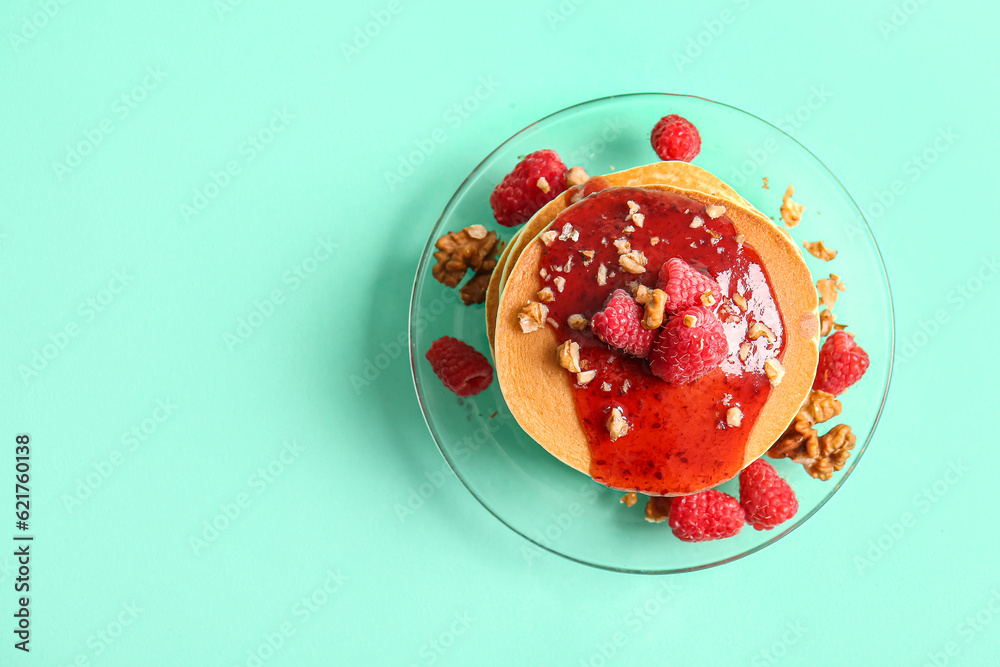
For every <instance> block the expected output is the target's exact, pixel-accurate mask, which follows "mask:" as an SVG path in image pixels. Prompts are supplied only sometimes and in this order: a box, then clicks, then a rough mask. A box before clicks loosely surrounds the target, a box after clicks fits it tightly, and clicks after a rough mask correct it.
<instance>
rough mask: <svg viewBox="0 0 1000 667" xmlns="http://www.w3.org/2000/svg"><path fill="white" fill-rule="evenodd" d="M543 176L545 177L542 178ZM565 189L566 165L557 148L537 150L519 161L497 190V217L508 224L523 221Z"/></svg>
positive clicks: (494, 204) (494, 197)
mask: <svg viewBox="0 0 1000 667" xmlns="http://www.w3.org/2000/svg"><path fill="white" fill-rule="evenodd" d="M542 178H544V179H545V180H544V181H539V179H542ZM546 188H547V190H546ZM565 189H566V165H565V164H563V161H562V160H561V159H560V158H559V154H558V153H556V152H555V151H553V150H542V151H535V152H534V153H531V154H530V155H527V156H526V157H525V158H524V159H523V160H521V161H520V162H518V163H517V166H516V167H514V171H512V172H510V173H509V174H507V175H506V176H504V178H503V180H502V181H500V185H498V186H497V187H496V188H495V189H494V190H493V194H492V195H490V206H491V207H492V208H493V217H495V218H496V219H497V222H499V223H500V224H501V225H504V226H506V227H514V226H516V225H520V224H521V223H523V222H527V221H528V219H530V218H531V216H533V215H534V214H535V212H536V211H537V210H538V209H540V208H541V207H543V206H545V205H546V204H548V203H549V202H550V201H552V200H553V199H555V198H556V197H558V196H559V194H560V193H561V192H562V191H563V190H565Z"/></svg>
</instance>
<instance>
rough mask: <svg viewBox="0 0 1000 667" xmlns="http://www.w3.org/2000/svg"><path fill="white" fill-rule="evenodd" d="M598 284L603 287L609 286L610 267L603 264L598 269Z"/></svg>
mask: <svg viewBox="0 0 1000 667" xmlns="http://www.w3.org/2000/svg"><path fill="white" fill-rule="evenodd" d="M597 284H598V285H600V286H601V287H603V286H605V285H607V284H608V267H606V266H604V264H603V263H601V265H600V266H598V267H597Z"/></svg>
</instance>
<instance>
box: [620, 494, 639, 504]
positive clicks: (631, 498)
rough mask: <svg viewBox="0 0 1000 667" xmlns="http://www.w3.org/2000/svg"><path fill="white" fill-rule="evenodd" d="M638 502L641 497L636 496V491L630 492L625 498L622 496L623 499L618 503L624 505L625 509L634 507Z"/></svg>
mask: <svg viewBox="0 0 1000 667" xmlns="http://www.w3.org/2000/svg"><path fill="white" fill-rule="evenodd" d="M638 500H639V497H638V496H637V495H636V493H635V491H629V492H628V493H626V494H625V495H624V496H622V499H621V500H619V501H618V502H620V503H622V504H624V505H625V507H632V506H633V505H635V503H636V501H638Z"/></svg>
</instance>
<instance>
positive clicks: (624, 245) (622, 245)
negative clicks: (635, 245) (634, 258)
mask: <svg viewBox="0 0 1000 667" xmlns="http://www.w3.org/2000/svg"><path fill="white" fill-rule="evenodd" d="M613 245H614V246H615V247H616V248H618V254H619V255H624V254H625V253H627V252H630V251H631V250H632V244H631V243H629V242H628V239H626V238H625V237H622V238H620V239H615V240H614V242H613Z"/></svg>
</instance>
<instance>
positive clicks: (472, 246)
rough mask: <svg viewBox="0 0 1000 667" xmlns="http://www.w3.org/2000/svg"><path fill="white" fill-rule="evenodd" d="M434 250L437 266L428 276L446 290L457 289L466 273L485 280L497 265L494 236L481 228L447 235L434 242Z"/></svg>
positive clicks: (477, 226) (476, 227) (495, 237)
mask: <svg viewBox="0 0 1000 667" xmlns="http://www.w3.org/2000/svg"><path fill="white" fill-rule="evenodd" d="M434 247H435V248H437V251H436V252H435V253H434V259H436V260H437V264H435V265H434V268H433V269H432V270H431V273H432V274H433V275H434V278H435V279H436V280H437V281H438V282H439V283H441V284H442V285H445V286H446V287H458V283H460V282H462V278H464V277H465V274H466V272H467V271H468V270H469V269H472V270H473V271H476V272H477V273H480V272H482V273H486V275H487V276H488V275H489V273H492V271H493V268H494V267H495V266H496V265H497V260H496V248H497V233H496V232H492V231H491V232H487V231H486V228H485V227H483V226H482V225H472V226H471V227H466V228H465V229H463V230H461V231H458V232H448V233H447V234H445V235H444V236H442V237H441V238H439V239H438V240H437V242H436V243H435V244H434ZM487 282H489V281H488V280H487ZM479 303H482V302H479Z"/></svg>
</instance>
